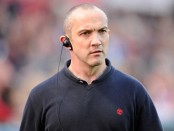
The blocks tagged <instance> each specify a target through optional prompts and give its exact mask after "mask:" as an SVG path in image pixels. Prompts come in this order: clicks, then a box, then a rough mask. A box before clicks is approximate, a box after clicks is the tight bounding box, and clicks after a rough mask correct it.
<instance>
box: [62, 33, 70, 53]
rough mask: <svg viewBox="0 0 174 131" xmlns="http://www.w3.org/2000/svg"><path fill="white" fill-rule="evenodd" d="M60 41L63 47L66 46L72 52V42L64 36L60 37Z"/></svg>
mask: <svg viewBox="0 0 174 131" xmlns="http://www.w3.org/2000/svg"><path fill="white" fill-rule="evenodd" d="M59 39H60V42H61V43H62V44H63V46H65V47H66V48H67V49H69V50H71V51H72V45H71V42H70V40H69V38H68V37H67V36H65V35H62V36H60V38H59ZM67 42H68V43H67Z"/></svg>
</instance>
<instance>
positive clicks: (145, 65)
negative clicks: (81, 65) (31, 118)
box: [0, 0, 174, 131]
mask: <svg viewBox="0 0 174 131" xmlns="http://www.w3.org/2000/svg"><path fill="white" fill-rule="evenodd" d="M81 2H92V3H94V4H96V5H97V6H99V7H101V8H103V9H104V10H105V12H106V13H107V15H108V17H109V28H110V29H111V37H110V42H109V43H110V45H109V51H108V56H107V57H108V58H109V59H110V60H111V62H112V64H113V66H115V67H116V68H117V69H119V70H122V71H123V72H126V73H128V74H130V75H133V76H134V77H136V78H137V79H139V80H140V81H141V82H142V83H143V84H144V85H145V87H146V89H147V91H148V92H149V94H150V96H151V98H152V100H153V101H154V103H155V106H156V108H157V111H158V114H159V116H160V119H161V121H162V124H163V126H164V129H165V131H173V130H174V124H173V123H174V59H173V58H174V10H173V12H172V11H171V12H170V13H166V14H165V15H164V14H154V13H152V14H147V13H143V12H138V11H132V10H125V9H120V8H119V9H117V8H113V7H110V6H109V5H106V4H104V3H102V1H99V0H74V1H68V0H0V131H17V130H19V124H20V120H21V116H22V112H23V108H24V105H25V102H26V99H27V97H28V94H29V92H30V91H31V89H32V88H33V87H34V86H36V85H37V84H39V83H40V82H41V81H43V80H45V79H47V78H48V77H50V76H52V75H53V74H54V73H56V72H57V71H58V64H59V61H60V51H61V44H60V42H59V36H60V35H61V34H63V33H64V32H63V18H64V15H65V12H66V11H67V10H68V9H69V8H70V7H71V6H73V5H75V4H77V3H81ZM67 59H69V54H68V51H66V49H63V54H62V56H61V64H60V69H61V68H62V67H63V65H64V63H65V61H66V60H67Z"/></svg>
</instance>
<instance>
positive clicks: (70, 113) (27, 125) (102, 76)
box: [20, 4, 162, 131]
mask: <svg viewBox="0 0 174 131" xmlns="http://www.w3.org/2000/svg"><path fill="white" fill-rule="evenodd" d="M64 31H65V35H63V36H60V41H61V42H62V43H63V45H64V46H65V47H66V48H67V49H69V51H70V57H71V59H70V60H69V61H67V63H66V65H65V67H64V68H63V69H62V70H61V71H60V72H59V73H58V74H56V75H54V76H53V77H51V78H49V79H48V80H46V81H45V82H43V83H41V84H39V85H38V86H37V87H35V88H34V89H33V90H32V91H31V93H30V95H29V98H28V100H27V103H26V107H25V110H24V115H23V119H22V122H21V126H20V131H162V127H161V124H160V121H159V118H158V115H157V112H156V109H155V107H154V104H153V103H152V100H151V98H150V97H149V95H148V94H147V92H146V91H145V89H144V87H143V86H142V84H141V83H140V82H138V81H137V80H136V79H134V78H133V77H130V76H128V75H126V74H124V73H122V72H120V71H118V70H116V69H114V67H112V66H111V63H110V61H109V60H108V59H107V58H106V53H107V48H108V43H109V35H110V30H109V28H108V19H107V16H106V14H105V13H104V12H103V11H102V10H101V9H99V8H98V7H96V6H94V5H90V4H82V5H78V6H75V7H73V8H72V9H71V10H70V11H69V12H68V13H67V15H66V18H65V22H64Z"/></svg>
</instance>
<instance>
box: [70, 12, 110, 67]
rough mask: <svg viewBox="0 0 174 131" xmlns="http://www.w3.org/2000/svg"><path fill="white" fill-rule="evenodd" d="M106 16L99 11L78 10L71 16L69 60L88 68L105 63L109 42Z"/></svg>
mask: <svg viewBox="0 0 174 131" xmlns="http://www.w3.org/2000/svg"><path fill="white" fill-rule="evenodd" d="M109 32H110V31H109V29H108V24H107V18H106V16H105V15H104V14H103V13H102V12H101V11H99V10H94V9H91V10H78V11H76V13H74V14H73V18H72V28H71V37H70V39H71V43H72V47H73V50H72V52H71V60H72V61H74V62H78V63H79V62H80V63H83V64H86V65H88V66H98V65H101V64H102V63H103V62H105V58H106V52H107V48H108V42H109Z"/></svg>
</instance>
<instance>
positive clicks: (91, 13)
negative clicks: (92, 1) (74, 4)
mask: <svg viewBox="0 0 174 131" xmlns="http://www.w3.org/2000/svg"><path fill="white" fill-rule="evenodd" d="M71 24H72V29H79V28H102V27H107V26H108V25H107V24H108V20H107V16H106V15H105V13H104V12H103V11H101V10H99V9H86V10H84V9H77V10H76V11H74V12H73V14H72V16H71Z"/></svg>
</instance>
